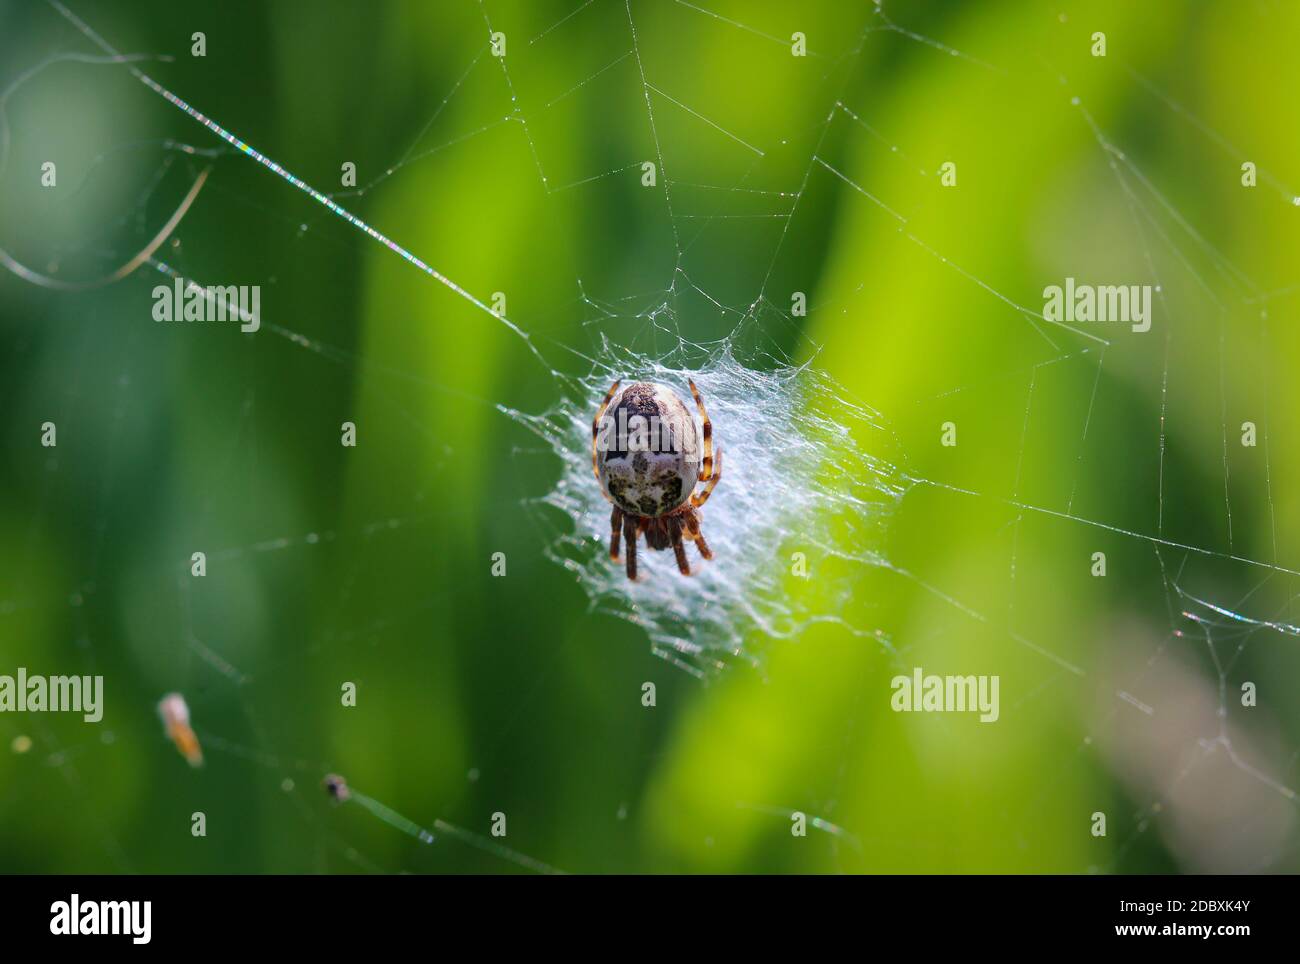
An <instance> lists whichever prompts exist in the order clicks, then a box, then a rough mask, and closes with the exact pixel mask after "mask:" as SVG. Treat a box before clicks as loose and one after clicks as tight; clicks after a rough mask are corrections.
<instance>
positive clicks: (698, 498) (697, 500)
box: [691, 449, 722, 509]
mask: <svg viewBox="0 0 1300 964" xmlns="http://www.w3.org/2000/svg"><path fill="white" fill-rule="evenodd" d="M700 478H701V479H703V478H704V476H700ZM721 481H722V449H718V465H717V471H716V472H714V473H713V477H712V478H711V479H709V484H708V485H706V486H705V487H704V491H703V492H699V493H696V494H695V495H692V496H691V505H693V506H694V507H695V508H697V509H698V508H699V507H700V506H702V505H704V503H706V502H708V501H709V496H711V495H712V494H713V490H714V489H715V488H717V487H718V483H719V482H721Z"/></svg>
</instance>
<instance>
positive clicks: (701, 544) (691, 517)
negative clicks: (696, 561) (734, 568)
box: [686, 509, 713, 559]
mask: <svg viewBox="0 0 1300 964" xmlns="http://www.w3.org/2000/svg"><path fill="white" fill-rule="evenodd" d="M686 535H687V536H688V537H689V538H690V539H692V540H693V541H694V542H695V548H696V549H699V550H700V555H701V556H703V557H704V558H705V559H712V558H713V550H712V549H710V548H709V544H708V543H707V542H705V541H704V533H703V532H701V531H700V518H699V516H697V515H696V514H695V510H694V509H692V510H691V511H690V512H687V513H686Z"/></svg>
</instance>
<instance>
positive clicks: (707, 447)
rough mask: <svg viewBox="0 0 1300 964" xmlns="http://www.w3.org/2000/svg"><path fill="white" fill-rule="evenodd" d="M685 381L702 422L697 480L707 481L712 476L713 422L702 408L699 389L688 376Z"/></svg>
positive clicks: (702, 400) (702, 402) (702, 401)
mask: <svg viewBox="0 0 1300 964" xmlns="http://www.w3.org/2000/svg"><path fill="white" fill-rule="evenodd" d="M686 383H687V384H688V385H690V386H691V394H692V395H694V396H695V407H696V408H698V409H699V410H700V420H701V421H702V422H703V423H704V461H703V463H701V465H700V479H699V480H700V481H701V482H707V481H709V479H711V478H713V423H712V422H711V421H709V413H708V412H706V411H705V410H704V399H703V398H701V397H700V390H699V389H698V388H696V387H695V382H694V381H693V380H691V379H689V378H688V379H687V380H686ZM719 468H720V467H719Z"/></svg>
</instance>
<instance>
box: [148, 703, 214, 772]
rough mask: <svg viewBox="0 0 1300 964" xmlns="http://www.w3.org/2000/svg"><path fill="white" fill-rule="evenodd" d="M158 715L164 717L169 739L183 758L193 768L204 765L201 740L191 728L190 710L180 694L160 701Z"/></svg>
mask: <svg viewBox="0 0 1300 964" xmlns="http://www.w3.org/2000/svg"><path fill="white" fill-rule="evenodd" d="M158 715H159V716H160V717H162V721H163V730H164V732H165V733H166V734H167V738H168V739H169V740H171V741H172V742H173V743H175V744H176V749H178V750H180V751H181V756H183V757H185V759H186V760H187V761H188V762H189V765H190V766H192V767H197V766H202V765H203V750H202V749H201V748H200V747H199V738H198V737H197V736H195V735H194V730H193V729H192V728H191V727H190V708H189V706H188V705H187V704H186V703H185V697H183V696H181V694H180V693H168V694H167V695H166V696H164V697H163V698H162V699H161V700H159V701H158Z"/></svg>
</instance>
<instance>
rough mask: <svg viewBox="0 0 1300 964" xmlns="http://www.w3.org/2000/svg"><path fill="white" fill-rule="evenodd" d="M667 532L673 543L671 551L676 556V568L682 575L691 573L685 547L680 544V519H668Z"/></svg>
mask: <svg viewBox="0 0 1300 964" xmlns="http://www.w3.org/2000/svg"><path fill="white" fill-rule="evenodd" d="M668 533H669V537H670V538H671V539H672V543H673V553H674V554H675V555H676V556H677V568H678V569H680V570H681V572H682V575H683V576H689V575H690V574H691V564H690V563H689V562H687V561H686V547H685V546H684V545H682V520H681V519H678V518H673V519H670V520H669V521H668Z"/></svg>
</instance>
